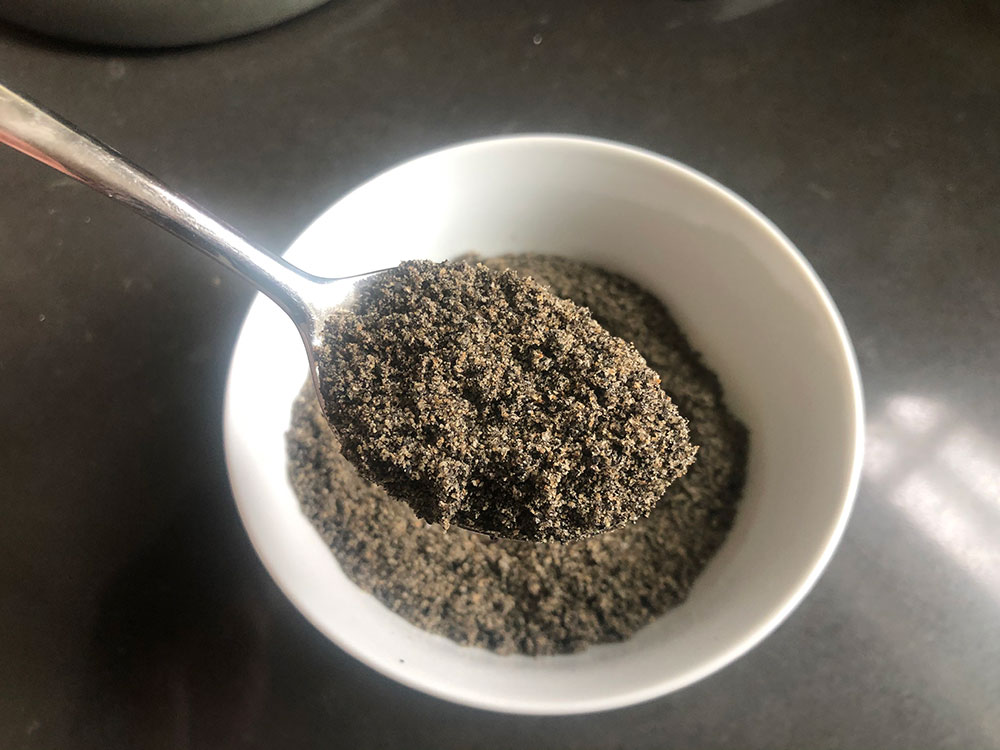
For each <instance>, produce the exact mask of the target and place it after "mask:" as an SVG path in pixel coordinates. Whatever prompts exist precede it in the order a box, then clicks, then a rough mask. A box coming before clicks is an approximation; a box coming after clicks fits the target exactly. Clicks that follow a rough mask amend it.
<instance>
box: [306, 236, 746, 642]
mask: <svg viewBox="0 0 1000 750" xmlns="http://www.w3.org/2000/svg"><path fill="white" fill-rule="evenodd" d="M483 262H484V263H487V264H488V265H490V266H491V267H493V268H496V269H511V270H514V271H516V272H518V273H521V274H523V275H530V276H532V277H533V278H535V279H536V280H538V281H539V282H541V283H543V284H545V285H547V286H548V288H549V289H551V291H552V292H553V293H554V294H556V295H557V296H558V297H562V298H567V299H571V300H573V301H574V302H576V303H577V304H580V305H584V306H586V307H588V308H589V309H590V311H591V313H592V314H593V316H594V318H595V319H596V320H597V321H598V322H599V323H600V324H601V325H602V326H603V327H604V328H606V329H607V330H608V331H609V332H611V333H612V334H614V335H615V336H619V337H621V338H623V339H625V340H626V341H630V342H632V343H634V344H635V346H636V348H637V349H638V351H639V353H640V354H642V356H643V357H644V358H645V360H646V362H647V363H648V364H649V366H650V367H652V368H653V369H654V370H655V371H656V372H657V373H658V375H659V376H660V378H661V386H662V388H663V390H664V391H665V392H666V393H667V394H668V395H669V396H670V397H671V399H672V400H673V402H674V403H675V404H676V405H677V407H678V409H679V410H680V413H681V414H683V415H684V416H685V417H687V418H688V419H689V420H690V431H691V440H692V442H694V443H695V444H697V445H699V446H700V449H699V453H698V460H697V461H696V462H695V463H694V464H693V465H692V466H691V467H690V469H689V470H688V472H687V474H686V475H685V476H683V477H681V478H680V479H678V480H677V481H676V482H674V484H672V485H671V486H670V488H669V489H668V490H667V491H666V493H665V494H664V496H663V497H662V498H661V499H660V500H659V502H658V503H657V505H656V507H655V508H654V509H653V510H652V512H651V514H650V515H649V516H648V517H647V518H642V519H640V520H639V521H637V522H636V523H635V524H632V525H628V526H626V527H624V528H621V529H618V530H616V531H611V532H608V533H606V534H601V535H599V536H596V537H592V538H589V539H584V540H580V541H575V542H570V543H566V544H529V543H525V542H519V541H512V540H502V539H490V538H488V537H485V536H482V535H480V534H474V533H471V532H468V531H465V530H462V529H451V530H450V531H447V532H446V531H444V530H443V529H442V528H441V527H439V526H429V525H427V524H426V523H424V522H423V521H421V520H420V519H418V518H417V517H416V516H415V515H414V513H413V511H412V510H411V509H410V508H409V507H408V506H406V505H404V504H403V503H400V502H398V501H396V500H394V499H393V498H391V497H390V496H389V495H388V494H387V493H386V492H385V491H384V490H382V489H381V488H379V487H378V486H376V485H374V484H372V483H370V482H368V481H366V480H365V479H363V478H361V476H359V474H358V472H357V470H356V469H355V468H354V466H353V465H352V464H351V463H350V462H349V461H348V460H347V459H345V458H344V456H343V454H342V452H341V446H340V443H339V441H338V439H337V437H336V436H335V435H334V433H333V431H332V430H331V429H330V428H329V425H328V424H327V422H326V419H325V418H324V416H323V413H322V411H321V410H320V408H319V405H318V403H317V400H316V398H315V395H314V393H313V391H312V388H311V386H310V385H307V386H306V388H304V389H303V392H302V394H301V395H300V397H299V399H298V400H297V401H296V403H295V406H294V408H293V415H292V427H291V429H290V430H289V433H288V436H287V445H288V455H289V472H290V477H291V481H292V485H293V487H294V489H295V491H296V494H297V495H298V497H299V499H300V502H301V504H302V508H303V511H304V513H305V514H306V515H307V516H308V517H309V518H310V519H311V520H312V522H313V524H314V525H315V526H316V528H317V530H318V531H319V532H320V533H321V534H322V536H323V538H324V539H325V540H326V541H327V542H328V543H329V545H330V547H331V549H332V551H333V554H334V555H336V557H337V559H338V561H339V562H340V565H341V567H342V568H343V570H344V571H345V573H346V574H347V575H348V576H349V577H350V578H351V579H352V580H354V581H355V583H357V584H358V585H359V586H360V587H361V588H362V589H364V590H366V591H369V592H371V593H372V594H374V595H375V596H376V597H378V598H379V599H380V600H381V601H382V602H383V603H385V604H386V605H387V606H388V607H390V608H391V609H392V610H394V611H395V612H397V613H399V614H400V615H402V616H403V617H405V618H406V619H408V620H410V621H411V622H413V623H414V624H416V625H418V626H420V627H422V628H424V629H427V630H429V631H431V632H435V633H440V634H442V635H445V636H447V637H449V638H451V639H453V640H455V641H457V642H459V643H463V644H469V645H475V646H480V647H484V648H488V649H492V650H495V651H498V652H501V653H518V652H519V653H524V654H551V653H566V652H572V651H577V650H580V649H582V648H585V647H586V646H588V645H591V644H596V643H604V642H613V641H619V640H622V639H624V638H627V637H628V636H630V635H631V634H633V633H634V632H635V631H636V630H638V629H639V628H641V627H642V626H644V625H646V624H648V623H649V622H650V621H651V620H653V619H654V618H655V617H657V616H658V615H660V614H662V613H663V612H665V611H667V610H668V609H669V608H671V607H673V606H676V605H677V604H679V603H681V602H683V601H684V599H685V598H686V596H687V595H688V592H689V591H690V589H691V586H692V584H693V582H694V580H695V578H696V577H697V575H698V574H699V573H700V572H701V570H702V569H703V568H704V566H705V565H706V563H707V562H708V560H709V559H711V557H712V555H713V554H714V553H715V552H716V551H717V549H718V547H719V545H720V544H721V543H722V541H723V540H724V538H725V536H726V533H727V532H728V530H729V528H730V526H731V524H732V521H733V518H734V515H735V512H736V506H737V503H738V500H739V496H740V492H741V490H742V486H743V478H744V469H745V464H746V455H747V433H746V430H745V428H744V427H743V425H742V424H741V423H740V422H739V421H738V420H737V419H736V418H735V417H733V416H732V415H731V414H730V413H729V412H728V410H727V409H726V408H725V405H724V404H723V398H722V391H721V388H720V386H719V383H718V380H717V379H716V377H715V375H714V374H713V373H712V372H711V371H710V370H709V369H708V368H706V367H705V366H704V364H703V363H702V362H701V360H700V357H699V356H698V354H697V353H696V352H695V351H694V350H693V349H692V348H691V347H690V345H689V344H688V342H687V340H686V338H685V337H684V335H683V334H682V333H681V331H680V330H679V328H678V327H677V325H676V323H675V322H674V321H673V319H672V318H671V317H670V315H669V314H668V313H667V311H666V309H665V308H664V306H663V305H662V304H661V303H660V302H659V301H658V300H657V299H656V298H655V297H653V296H652V295H650V294H648V293H646V292H645V291H643V290H642V289H640V288H639V287H638V286H636V285H635V284H634V283H632V282H630V281H628V280H627V279H625V278H623V277H621V276H618V275H615V274H611V273H608V272H606V271H603V270H601V269H599V268H596V267H593V266H589V265H585V264H582V263H578V262H575V261H571V260H567V259H561V258H556V257H549V256H539V255H511V256H503V257H499V258H491V259H488V260H485V261H483Z"/></svg>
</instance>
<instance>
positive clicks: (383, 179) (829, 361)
mask: <svg viewBox="0 0 1000 750" xmlns="http://www.w3.org/2000/svg"><path fill="white" fill-rule="evenodd" d="M484 176H485V179H484ZM469 251H476V252H479V253H481V254H484V255H493V254H499V253H504V252H523V251H533V252H544V253H554V254H559V255H565V256H570V257H576V258H579V259H581V260H586V261H589V262H592V263H595V264H598V265H601V266H603V267H605V268H608V269H611V270H614V271H618V272H620V273H622V274H624V275H626V276H628V277H630V278H632V279H634V280H637V281H638V282H639V283H640V284H642V285H643V286H645V287H646V288H647V289H649V290H650V291H652V292H653V293H655V294H657V295H658V296H659V297H660V298H661V299H662V300H664V301H665V302H666V303H667V305H668V306H669V307H670V309H671V311H672V312H673V313H674V315H675V316H676V317H677V318H678V320H679V321H680V322H681V324H682V326H683V327H684V329H685V331H686V332H687V333H688V335H689V337H690V338H691V340H692V342H693V343H694V345H695V346H696V348H698V349H699V350H701V351H702V353H703V354H704V356H705V359H706V360H707V362H708V363H709V364H710V365H711V366H712V367H713V369H715V370H716V371H717V372H718V374H719V376H720V378H721V380H722V382H723V386H724V388H725V390H726V395H727V400H728V402H729V404H730V405H731V406H732V407H733V409H734V410H735V411H736V413H737V414H738V415H739V416H740V417H741V418H742V419H744V421H745V422H746V423H747V424H748V426H749V427H750V429H751V433H752V434H751V454H750V466H749V474H748V483H747V487H746V490H745V493H744V498H743V501H742V504H741V507H740V511H739V515H738V517H737V521H736V525H735V527H734V529H733V532H732V533H731V535H730V537H729V539H728V540H727V542H726V543H725V545H724V546H723V549H722V550H721V551H720V553H719V555H718V556H717V557H716V558H715V559H714V560H713V561H712V563H711V564H710V565H709V567H708V569H707V570H706V571H705V573H704V574H703V575H702V576H701V577H700V578H699V580H698V581H697V583H696V585H695V588H694V591H693V592H692V595H691V598H690V599H689V601H688V602H687V603H685V604H684V605H683V606H682V607H680V608H678V609H676V610H674V611H673V612H671V613H669V614H667V615H666V616H664V617H662V618H660V619H659V620H657V621H656V622H654V623H652V624H651V625H649V626H648V627H646V628H645V629H643V630H642V631H641V632H640V633H638V634H637V635H636V636H635V637H633V638H632V639H630V640H629V641H626V642H625V643H621V644H614V645H604V646H599V647H594V648H591V649H589V650H587V651H585V652H583V653H580V654H574V655H571V656H559V657H546V658H538V659H530V658H526V657H499V656H497V655H495V654H491V653H488V652H485V651H482V650H478V649H471V648H464V647H460V646H458V645H456V644H454V643H452V642H450V641H447V640H446V639H443V638H440V637H438V636H432V635H430V634H427V633H425V632H423V631H420V630H418V629H417V628H414V627H413V626H411V625H409V624H408V623H406V622H405V621H404V620H402V619H401V618H399V617H398V616H396V615H394V614H392V613H391V612H390V611H389V610H388V609H386V608H384V607H383V606H382V605H381V604H379V603H378V602H377V601H375V600H374V599H373V598H372V597H370V596H368V595H367V594H363V593H362V592H360V590H358V589H357V588H356V587H354V586H353V584H351V583H350V582H349V581H348V580H347V579H346V577H345V576H344V575H343V573H342V572H341V571H340V569H339V567H338V566H337V564H336V562H335V560H334V558H333V557H332V555H331V554H330V552H329V550H327V549H326V547H325V545H324V544H323V542H322V541H321V540H320V538H319V536H318V535H317V534H315V532H313V531H312V529H311V527H310V526H309V524H308V522H307V521H306V520H305V519H304V518H303V517H302V516H301V514H300V513H299V512H298V504H297V501H296V499H295V497H294V495H293V494H292V493H291V490H290V488H289V486H288V483H287V480H286V478H285V475H284V465H285V464H284V444H283V432H284V429H285V428H286V426H287V423H288V417H289V411H290V405H291V401H292V398H293V397H294V395H295V393H296V392H297V390H298V388H299V387H300V386H301V384H302V383H303V382H304V380H305V374H306V366H305V358H304V355H303V354H302V352H301V351H300V350H299V347H300V346H301V345H300V344H299V341H298V339H297V336H296V334H295V332H294V330H293V329H292V328H291V325H290V324H289V323H287V321H285V320H284V318H283V316H282V315H281V314H280V313H278V312H277V310H276V309H274V308H273V306H271V305H270V303H267V302H266V301H260V302H258V303H255V306H254V308H253V309H252V311H251V314H250V316H249V317H248V320H247V324H246V327H245V329H244V333H243V334H242V335H241V338H240V342H239V344H238V347H237V351H236V354H235V355H234V364H233V372H232V377H231V382H230V390H229V394H228V403H227V425H226V427H227V431H226V434H227V442H228V443H231V444H227V450H228V454H229V461H230V469H231V474H232V478H233V484H234V490H235V492H236V495H237V499H238V503H239V504H240V511H241V514H242V515H243V518H244V522H245V523H246V525H247V528H248V531H249V532H250V534H251V538H252V539H253V540H254V543H255V545H256V546H257V549H258V552H259V553H260V554H261V557H262V558H263V559H264V561H265V564H267V566H268V568H269V570H270V571H271V573H272V575H273V576H274V577H275V579H276V580H277V581H278V583H279V585H281V587H282V588H283V589H284V590H285V592H286V594H288V595H289V596H290V598H292V600H293V601H294V602H295V603H296V604H297V605H298V606H299V608H300V609H302V610H303V612H305V613H306V615H307V616H308V617H309V618H310V619H311V620H312V621H313V622H314V624H316V625H317V627H319V628H320V629H321V630H322V631H323V632H325V633H326V634H327V635H328V636H330V637H331V638H332V639H333V640H334V641H335V642H337V643H338V644H340V645H341V646H342V647H343V648H345V650H347V651H349V652H350V653H352V654H354V655H355V656H357V657H358V658H360V659H362V660H363V661H365V662H366V663H368V664H370V665H371V666H373V667H375V668H376V669H379V670H380V671H382V672H384V673H386V674H388V675H390V676H392V677H395V678H396V679H399V680H400V681H402V682H405V683H407V684H410V685H413V686H415V687H418V688H420V689H423V690H426V691H428V692H431V693H433V694H436V695H440V696H442V697H446V698H450V699H453V700H458V701H460V702H464V703H469V704H472V705H479V706H484V707H489V708H494V709H499V710H510V711H522V712H528V713H559V712H572V711H584V710H596V709H599V708H609V707H612V706H617V705H624V704H627V703H630V702H634V701H636V700H641V699H643V698H648V697H652V696H654V695H657V694H660V693H663V692H667V691H669V690H671V689H674V688H677V687H680V686H683V685H685V684H688V683H690V682H692V681H694V680H696V679H698V678H699V677H701V676H703V675H704V674H707V673H709V672H711V671H713V670H714V669H717V668H718V667H720V666H722V665H723V664H725V663H727V662H728V661H729V660H731V659H732V658H735V656H738V655H739V654H740V653H742V652H743V651H744V650H746V649H747V648H749V647H750V646H752V645H753V643H755V642H756V641H757V640H759V638H760V637H763V635H765V634H766V632H768V630H769V629H770V628H771V627H773V626H774V625H775V624H776V623H777V621H778V620H779V619H780V617H781V616H782V615H783V614H784V613H786V612H787V611H788V609H789V608H790V607H791V606H792V605H794V603H795V602H796V601H797V599H798V597H799V596H800V595H801V594H802V593H804V590H805V588H806V587H807V585H808V583H809V581H811V580H812V577H813V576H814V575H815V574H816V573H818V569H819V567H820V566H821V563H822V562H823V560H825V556H826V555H827V553H828V551H829V550H828V548H829V544H830V541H831V539H833V538H835V536H836V534H837V531H838V529H839V526H840V522H841V520H842V515H843V511H844V508H845V497H844V495H845V488H846V487H847V485H848V484H849V476H850V473H851V466H852V457H853V449H854V444H853V433H854V427H855V425H854V421H853V419H854V411H853V406H852V398H853V396H852V390H851V382H850V378H849V367H848V365H847V362H846V355H845V353H844V351H843V347H842V344H841V341H840V339H839V336H838V332H837V329H836V325H835V323H834V320H833V318H832V317H831V315H830V313H829V311H828V310H827V309H826V308H825V307H824V303H823V299H822V296H821V293H820V292H819V291H818V289H817V288H816V287H815V286H814V285H813V283H812V280H811V277H810V276H809V274H808V272H807V271H806V269H805V267H804V266H803V265H802V264H801V262H800V261H799V259H798V258H797V257H796V256H795V254H794V253H792V252H791V251H789V250H788V249H787V248H786V247H785V246H784V245H783V243H782V241H781V240H780V238H778V237H777V236H776V235H775V234H774V233H773V232H772V230H771V229H770V228H769V227H768V226H767V225H766V224H765V223H763V222H762V221H760V219H759V217H757V216H756V215H755V214H753V213H752V212H750V211H748V210H747V209H745V208H744V207H743V206H742V205H741V204H739V203H737V202H735V201H734V200H732V199H731V198H730V197H729V196H727V195H726V194H725V193H724V192H722V191H720V190H719V189H718V188H716V187H714V186H712V185H711V184H709V183H706V182H703V181H701V180H700V179H698V178H697V177H694V176H692V175H691V174H690V173H689V172H686V171H685V170H683V169H681V168H675V167H670V166H669V165H667V164H665V163H664V162H663V161H660V160H657V159H653V158H651V157H649V156H646V155H644V154H642V153H639V152H634V151H629V150H625V149H620V148H615V147H609V146H606V145H603V144H594V143H586V142H574V141H553V140H546V139H517V140H505V141H494V142H484V143H482V144H471V145H467V146H463V147H459V148H456V149H452V150H448V151H443V152H438V153H436V154H432V155H430V156H428V157H424V158H423V159H420V160H417V161H414V162H410V163H408V164H405V165H403V166H402V167H399V168H397V169H395V170H393V171H391V172H388V173H386V174H384V175H381V176H380V177H378V178H376V179H375V180H373V181H371V182H369V183H367V184H365V185H363V186H362V187H360V188H358V189H357V190H356V191H354V192H353V193H352V194H350V195H348V196H347V197H346V198H344V199H343V200H342V201H340V202H339V203H338V204H337V205H335V206H334V207H332V208H331V209H330V210H329V211H328V212H327V213H325V214H324V215H323V216H321V217H320V218H319V219H318V220H317V221H316V222H315V223H314V224H313V225H312V226H311V227H309V229H308V230H307V231H306V232H305V233H304V234H303V235H302V236H301V237H300V238H299V240H297V241H296V243H295V244H294V245H293V247H292V248H291V250H290V251H289V253H288V257H289V259H290V260H292V261H293V262H295V263H297V264H298V265H300V266H302V267H303V268H304V269H306V270H309V271H311V272H313V273H317V274H322V275H330V276H338V275H349V274H353V273H360V272H363V271H366V270H370V269H372V268H382V267H387V266H391V265H394V264H395V263H397V262H399V261H400V260H403V259H406V258H431V259H435V260H443V259H445V258H449V257H454V256H456V255H459V254H462V253H466V252H469ZM261 393H269V394H270V395H269V397H268V398H267V399H264V400H262V399H260V394H261Z"/></svg>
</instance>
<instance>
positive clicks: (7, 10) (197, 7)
mask: <svg viewBox="0 0 1000 750" xmlns="http://www.w3.org/2000/svg"><path fill="white" fill-rule="evenodd" d="M325 2H327V0H2V2H0V18H2V19H4V20H7V21H11V22H13V23H16V24H18V25H20V26H23V27H25V28H28V29H31V30H33V31H38V32H41V33H43V34H51V35H53V36H58V37H62V38H64V39H72V40H74V41H78V42H87V43H90V44H107V45H115V46H122V47H174V46H180V45H184V44H198V43H201V42H214V41H218V40H220V39H226V38H228V37H233V36H239V35H240V34H246V33H248V32H250V31H257V30H258V29H263V28H266V27H268V26H273V25H274V24H277V23H280V22H282V21H285V20H287V19H289V18H293V17H294V16H297V15H299V14H300V13H305V12H306V11H307V10H310V9H312V8H315V7H317V6H320V5H322V4H323V3H325Z"/></svg>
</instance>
